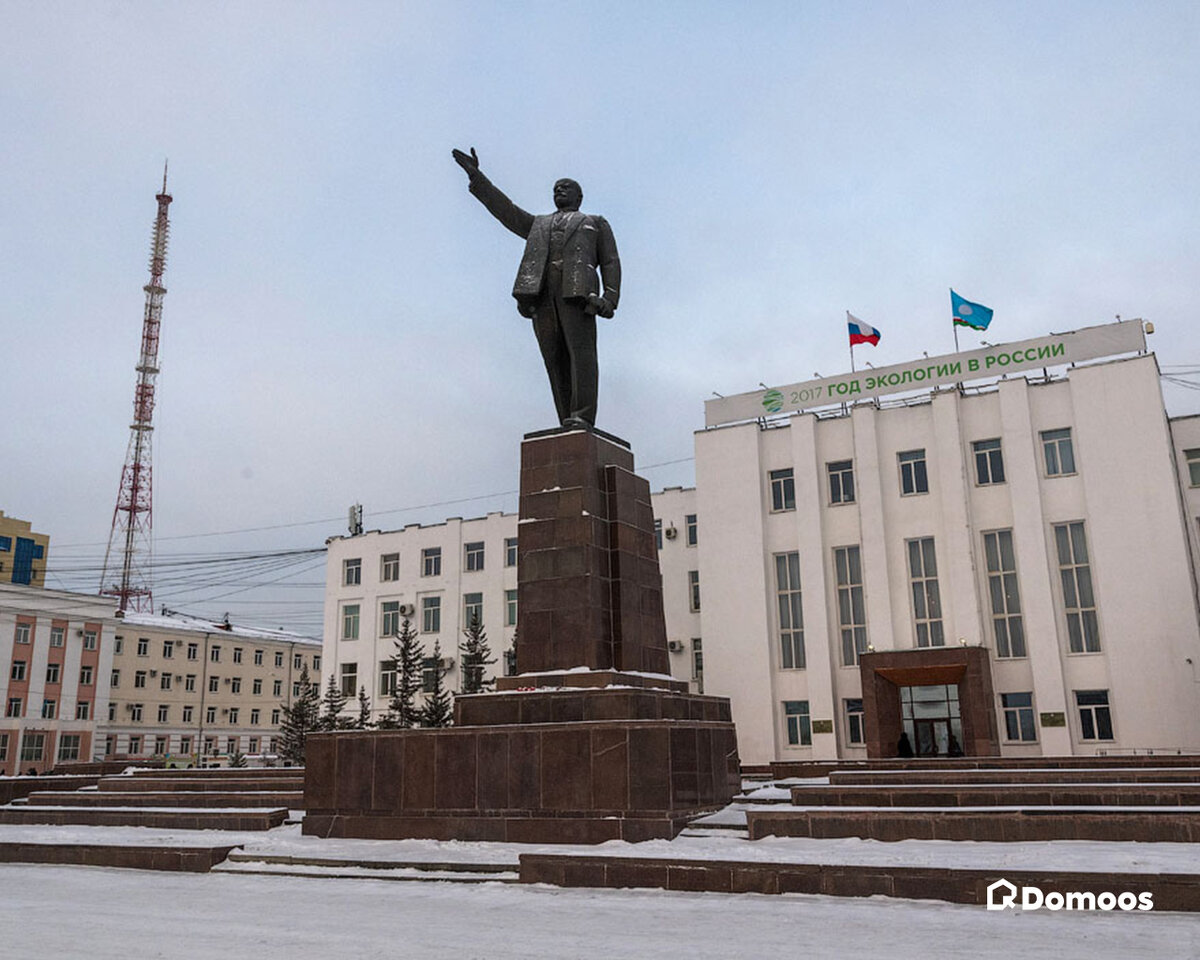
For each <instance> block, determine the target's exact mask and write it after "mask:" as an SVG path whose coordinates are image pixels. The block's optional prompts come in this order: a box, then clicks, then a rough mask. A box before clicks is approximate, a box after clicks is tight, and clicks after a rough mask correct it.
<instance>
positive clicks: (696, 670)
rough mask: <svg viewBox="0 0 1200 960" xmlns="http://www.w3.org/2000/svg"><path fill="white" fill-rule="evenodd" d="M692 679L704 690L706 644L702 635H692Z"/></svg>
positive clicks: (701, 690)
mask: <svg viewBox="0 0 1200 960" xmlns="http://www.w3.org/2000/svg"><path fill="white" fill-rule="evenodd" d="M692 679H693V680H695V681H696V684H697V685H698V686H699V688H700V692H701V693H703V692H704V644H703V643H701V640H700V637H692Z"/></svg>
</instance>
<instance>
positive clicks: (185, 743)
mask: <svg viewBox="0 0 1200 960" xmlns="http://www.w3.org/2000/svg"><path fill="white" fill-rule="evenodd" d="M179 752H180V753H182V754H185V755H186V754H189V753H191V752H192V738H191V737H188V736H184V737H180V738H179Z"/></svg>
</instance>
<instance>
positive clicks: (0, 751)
mask: <svg viewBox="0 0 1200 960" xmlns="http://www.w3.org/2000/svg"><path fill="white" fill-rule="evenodd" d="M7 759H8V734H7V733H0V763H4V761H5V760H7Z"/></svg>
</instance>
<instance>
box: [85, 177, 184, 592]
mask: <svg viewBox="0 0 1200 960" xmlns="http://www.w3.org/2000/svg"><path fill="white" fill-rule="evenodd" d="M154 199H155V200H156V201H157V202H158V213H157V214H156V215H155V218H154V233H153V238H152V239H151V241H150V282H149V283H148V284H146V285H145V286H144V287H142V289H143V290H144V291H145V292H146V305H145V309H144V311H143V314H142V346H141V350H140V351H139V354H138V362H137V366H136V367H135V368H134V369H135V370H136V371H137V375H138V377H137V386H136V387H135V388H134V391H133V422H132V423H131V424H130V425H129V447H128V449H127V451H126V453H125V466H124V467H123V468H122V470H121V485H120V487H118V488H117V505H116V508H115V509H114V510H113V521H112V531H111V532H110V533H109V535H108V548H107V549H106V550H105V552H104V572H103V573H102V574H101V575H100V594H101V596H106V597H115V598H116V600H117V609H118V610H119V611H120V613H121V614H122V615H123V614H124V613H125V611H126V610H130V609H132V610H134V611H137V612H144V613H153V612H154V597H153V595H152V592H151V586H150V564H151V560H152V558H153V546H154V544H153V540H152V538H151V532H152V528H153V516H152V512H151V508H152V506H153V503H154V494H153V486H152V468H153V462H154V461H153V456H152V448H151V442H150V441H151V438H152V436H153V433H154V422H153V421H154V388H155V383H156V381H157V379H158V335H159V327H160V326H161V324H162V301H163V295H164V294H165V293H166V292H167V288H166V287H164V286H163V274H164V273H165V272H166V269H167V238H168V235H169V234H170V231H171V224H170V222H169V220H168V219H167V207H169V206H170V205H171V195H170V194H169V193H167V164H166V162H165V161H164V162H163V188H162V193H160V194H158V195H157V196H155V198H154Z"/></svg>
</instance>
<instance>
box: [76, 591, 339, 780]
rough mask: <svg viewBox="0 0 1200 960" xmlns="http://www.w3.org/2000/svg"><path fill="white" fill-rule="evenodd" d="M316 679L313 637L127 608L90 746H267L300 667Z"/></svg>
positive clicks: (118, 754)
mask: <svg viewBox="0 0 1200 960" xmlns="http://www.w3.org/2000/svg"><path fill="white" fill-rule="evenodd" d="M306 668H307V670H308V679H309V682H310V683H312V684H314V685H317V687H318V689H319V688H320V679H321V676H320V675H321V643H320V641H318V640H311V639H309V638H307V637H302V636H300V635H298V634H294V633H290V632H287V631H283V630H268V629H260V628H255V627H247V626H244V625H241V624H231V623H228V622H220V621H211V620H203V619H198V618H194V617H183V616H177V615H171V616H156V615H152V614H144V613H127V614H126V615H125V617H124V618H123V619H122V620H119V621H118V622H117V625H116V627H115V631H114V635H113V653H112V667H111V673H110V675H109V678H108V681H109V682H108V690H109V700H108V705H107V713H106V715H105V716H102V717H100V718H99V721H98V724H97V747H98V750H97V755H101V756H105V757H111V758H124V757H128V758H130V759H132V758H136V757H166V758H168V759H173V760H178V761H180V762H184V763H186V762H188V761H189V758H192V757H195V756H197V755H202V756H204V757H215V756H224V755H228V754H233V753H243V754H247V755H251V756H253V755H260V754H271V753H274V752H275V751H276V750H277V747H278V738H279V726H280V722H281V720H282V717H283V709H284V707H286V706H288V705H290V704H291V703H292V701H293V699H294V698H296V697H298V696H299V695H300V684H301V675H302V673H303V671H304V670H305V669H306Z"/></svg>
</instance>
